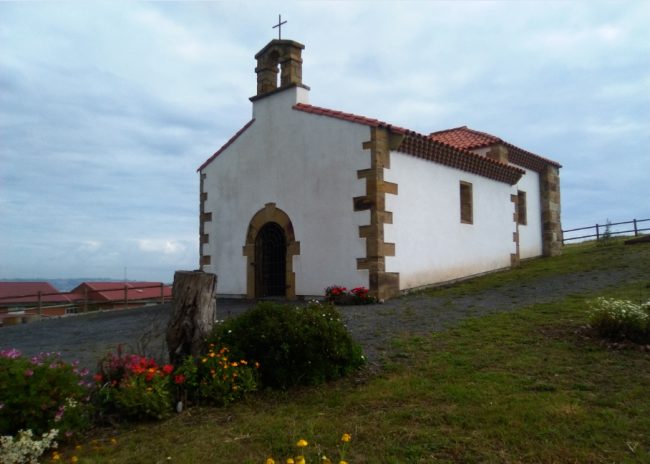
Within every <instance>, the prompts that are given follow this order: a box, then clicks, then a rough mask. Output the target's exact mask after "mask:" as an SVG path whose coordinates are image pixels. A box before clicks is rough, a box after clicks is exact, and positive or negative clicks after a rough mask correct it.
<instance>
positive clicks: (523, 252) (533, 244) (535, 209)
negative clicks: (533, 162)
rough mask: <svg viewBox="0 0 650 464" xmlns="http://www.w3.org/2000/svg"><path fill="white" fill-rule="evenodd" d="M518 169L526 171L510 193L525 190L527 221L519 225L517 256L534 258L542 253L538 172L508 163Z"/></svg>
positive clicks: (483, 154) (481, 152)
mask: <svg viewBox="0 0 650 464" xmlns="http://www.w3.org/2000/svg"><path fill="white" fill-rule="evenodd" d="M472 151H473V152H474V153H476V154H478V155H481V156H485V155H486V154H487V152H488V151H490V148H489V147H487V148H479V149H477V150H472ZM510 164H511V165H512V166H516V167H518V168H519V169H523V170H524V171H526V174H524V175H523V176H522V177H521V179H520V180H519V182H518V183H517V185H516V187H513V189H512V194H513V195H516V194H517V190H522V191H524V192H526V207H527V214H526V216H527V221H526V222H527V223H526V224H525V225H523V224H520V225H519V257H520V258H521V259H526V258H534V257H537V256H541V255H542V206H541V197H540V185H539V174H538V173H537V172H535V171H532V170H530V169H526V168H524V167H523V166H519V165H517V164H514V163H510Z"/></svg>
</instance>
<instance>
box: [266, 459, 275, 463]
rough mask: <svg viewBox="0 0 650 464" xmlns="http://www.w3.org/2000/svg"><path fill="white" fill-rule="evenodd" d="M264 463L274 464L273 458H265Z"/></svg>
mask: <svg viewBox="0 0 650 464" xmlns="http://www.w3.org/2000/svg"><path fill="white" fill-rule="evenodd" d="M266 464H275V461H274V460H273V458H266Z"/></svg>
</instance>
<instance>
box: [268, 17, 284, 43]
mask: <svg viewBox="0 0 650 464" xmlns="http://www.w3.org/2000/svg"><path fill="white" fill-rule="evenodd" d="M283 24H287V22H286V21H282V15H278V23H277V24H276V25H275V26H273V27H272V28H271V29H275V28H276V27H277V28H278V39H279V40H282V25H283Z"/></svg>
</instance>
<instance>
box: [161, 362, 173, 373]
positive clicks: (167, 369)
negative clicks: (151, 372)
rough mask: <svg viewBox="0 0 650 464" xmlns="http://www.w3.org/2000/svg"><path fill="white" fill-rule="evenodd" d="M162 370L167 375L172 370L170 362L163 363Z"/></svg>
mask: <svg viewBox="0 0 650 464" xmlns="http://www.w3.org/2000/svg"><path fill="white" fill-rule="evenodd" d="M162 370H163V372H164V373H165V374H166V375H169V374H171V373H172V372H174V366H172V365H171V364H165V365H164V366H163V368H162Z"/></svg>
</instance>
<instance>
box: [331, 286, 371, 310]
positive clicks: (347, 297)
mask: <svg viewBox="0 0 650 464" xmlns="http://www.w3.org/2000/svg"><path fill="white" fill-rule="evenodd" d="M325 300H326V301H329V302H330V303H333V304H335V305H339V306H348V305H366V304H373V303H376V302H377V300H376V299H375V298H373V297H371V296H370V295H369V290H368V289H367V288H365V287H356V288H353V289H352V290H350V291H348V289H347V288H346V287H342V286H340V285H332V286H330V287H327V288H326V289H325Z"/></svg>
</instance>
